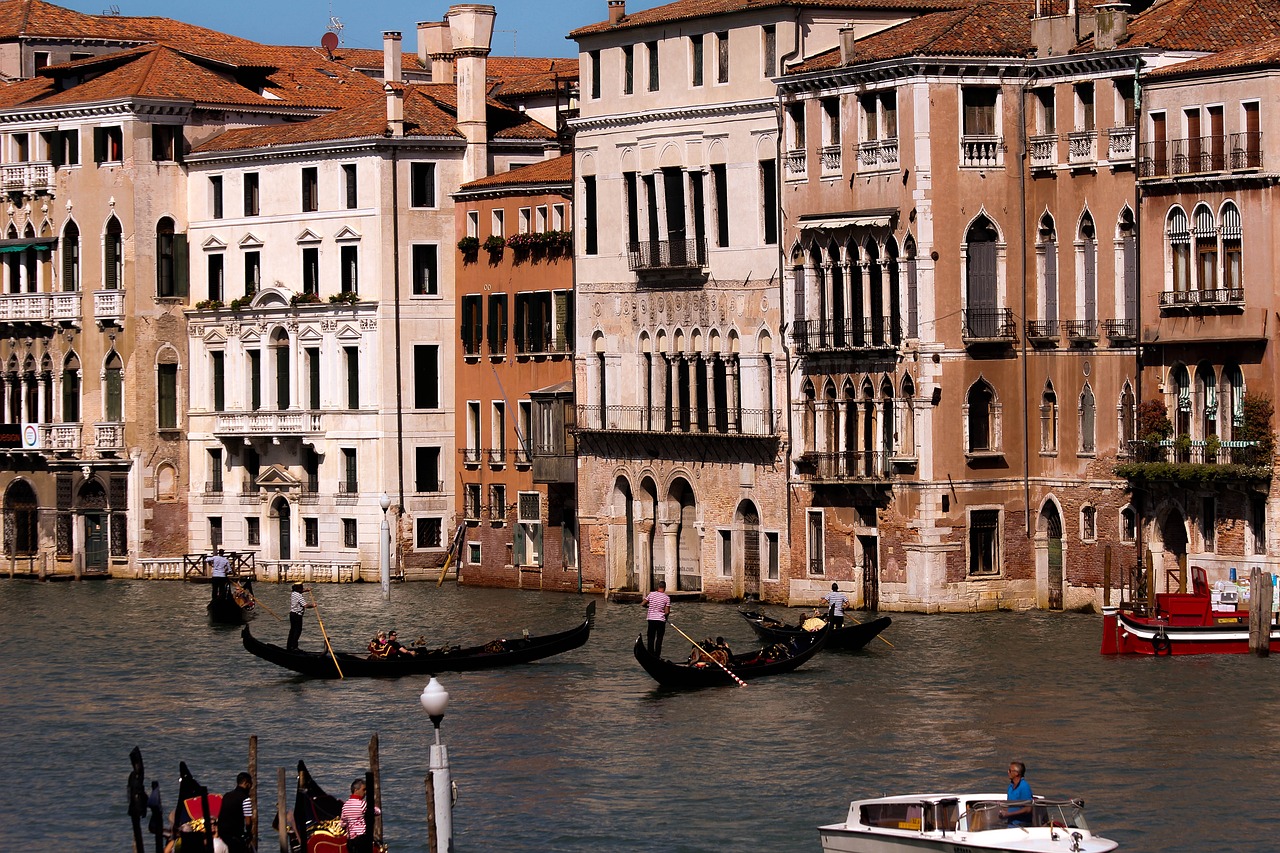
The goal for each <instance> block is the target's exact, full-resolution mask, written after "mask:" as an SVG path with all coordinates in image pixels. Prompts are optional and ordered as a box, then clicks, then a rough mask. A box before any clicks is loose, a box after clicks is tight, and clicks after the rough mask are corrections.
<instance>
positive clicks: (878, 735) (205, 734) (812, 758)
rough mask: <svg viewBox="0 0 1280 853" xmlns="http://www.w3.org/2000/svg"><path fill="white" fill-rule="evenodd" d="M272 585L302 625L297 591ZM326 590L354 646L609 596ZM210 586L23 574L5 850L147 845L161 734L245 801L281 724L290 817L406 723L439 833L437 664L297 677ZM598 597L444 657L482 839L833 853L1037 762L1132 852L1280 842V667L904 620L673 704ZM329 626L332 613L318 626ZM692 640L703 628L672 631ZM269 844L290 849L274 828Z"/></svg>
mask: <svg viewBox="0 0 1280 853" xmlns="http://www.w3.org/2000/svg"><path fill="white" fill-rule="evenodd" d="M258 593H259V598H260V600H262V601H263V602H264V603H265V604H266V605H267V606H269V607H270V608H271V609H272V610H274V611H275V612H276V613H278V614H280V615H281V616H285V613H286V611H287V601H288V595H287V593H288V590H287V588H286V587H283V586H272V585H268V584H260V585H259V589H258ZM316 594H317V600H318V601H319V604H320V611H319V612H320V615H321V617H322V618H323V620H324V625H325V628H326V629H327V630H328V633H329V635H330V637H331V638H333V639H334V640H335V644H336V645H338V646H339V647H347V648H350V647H353V646H358V647H362V646H363V645H364V644H365V643H366V642H367V640H368V638H369V637H370V636H372V634H373V633H374V632H375V631H376V630H377V629H379V628H383V627H392V626H394V627H396V628H398V629H399V631H400V634H401V637H402V639H404V638H409V639H411V638H414V637H417V636H418V635H419V634H424V635H425V636H426V637H427V638H428V639H429V640H430V641H431V642H432V643H433V644H435V643H442V642H444V641H445V640H448V641H451V642H463V641H480V642H483V641H487V640H489V639H493V638H494V637H497V636H516V635H518V634H519V633H520V631H521V630H522V629H524V628H528V629H529V630H530V632H532V633H535V634H538V633H547V632H550V631H554V630H560V629H563V628H567V627H569V626H570V625H572V624H575V623H576V622H577V621H578V620H579V619H580V618H581V617H582V613H583V609H584V608H585V606H586V604H587V603H588V601H590V600H592V599H588V598H580V597H578V596H573V595H557V594H543V593H535V592H519V591H508V590H482V589H473V588H465V587H464V588H458V587H454V586H452V585H448V586H445V587H442V588H437V587H435V586H434V585H431V584H416V585H408V586H396V587H394V588H393V589H392V593H391V596H392V598H391V601H390V603H386V602H383V601H382V599H381V591H380V589H379V587H378V586H377V585H376V584H355V585H346V586H341V587H338V586H323V585H320V586H318V587H317V590H316ZM206 596H207V588H206V587H203V586H196V585H191V584H183V583H178V582H155V581H152V582H130V581H101V582H92V583H79V584H77V583H56V584H40V583H36V582H29V581H8V580H4V581H0V612H2V613H3V622H2V626H0V643H2V646H0V651H2V652H3V653H2V654H0V672H2V673H3V677H2V680H0V767H2V768H4V771H5V775H6V776H7V782H8V784H7V788H8V790H7V791H6V793H5V796H3V797H0V849H9V850H15V849H29V850H39V851H112V853H117V851H125V850H128V849H130V844H131V842H130V830H129V822H128V818H127V817H126V815H125V806H126V803H125V782H126V779H127V777H128V773H129V769H130V768H129V759H128V754H129V750H130V749H131V748H132V747H133V746H134V745H137V746H140V747H141V749H142V753H143V756H144V759H145V761H146V771H147V778H148V787H150V780H151V779H153V778H154V779H159V780H160V781H161V791H162V794H163V797H164V804H165V808H166V810H168V809H170V808H172V806H173V804H174V799H175V797H176V794H177V776H178V762H179V761H180V760H181V761H186V762H187V763H188V765H189V766H190V767H191V770H192V772H193V773H194V775H195V776H196V778H197V779H198V780H199V781H200V782H201V783H202V784H205V785H207V786H208V787H209V788H210V790H211V791H213V792H216V793H220V792H223V791H226V790H228V789H230V788H231V787H232V785H233V782H234V778H235V774H236V772H237V771H238V770H240V769H242V768H243V767H244V765H245V762H246V760H247V752H248V742H249V737H250V735H257V737H258V748H259V768H260V775H261V776H262V777H263V778H262V780H261V781H262V783H263V784H262V794H261V795H260V796H261V807H262V810H263V811H264V812H268V813H269V812H271V811H272V810H273V809H274V791H275V769H276V768H279V767H286V768H292V767H293V766H295V765H296V762H297V760H298V759H300V758H301V759H303V760H305V761H306V763H307V766H308V768H309V769H310V770H311V771H312V774H313V775H314V776H315V777H316V779H317V781H318V782H320V784H321V785H323V786H324V787H325V788H326V789H327V790H328V791H329V792H330V793H334V794H343V793H345V791H346V789H347V787H348V786H349V784H350V782H351V780H352V779H353V778H355V777H356V776H358V775H360V774H362V773H363V771H364V768H365V766H366V756H367V745H368V742H369V738H370V736H371V735H373V734H375V733H376V734H377V735H378V738H379V742H380V746H381V765H382V776H383V786H384V797H383V811H384V820H385V833H386V836H387V839H388V841H389V842H390V844H391V850H392V851H422V850H425V849H426V806H425V792H424V788H423V777H424V776H425V775H426V772H427V763H428V746H429V744H430V742H431V740H432V736H431V725H430V722H429V721H428V720H427V717H426V714H425V712H424V711H423V710H422V708H421V706H420V705H419V703H418V694H419V693H420V692H421V691H422V688H423V686H424V684H425V679H420V678H407V679H399V680H391V681H372V680H348V681H344V682H335V681H316V680H307V679H302V678H296V677H293V676H292V675H290V674H288V673H286V672H285V671H283V670H280V669H277V668H275V667H273V666H271V665H270V664H267V663H265V662H263V661H260V660H258V659H256V658H253V657H252V656H250V655H249V654H248V653H247V652H245V651H244V650H243V649H242V647H241V646H240V642H239V635H238V632H237V631H236V630H234V629H225V628H216V627H212V626H210V625H208V624H207V622H206V620H205V616H204V604H205V601H206V600H207V599H206ZM598 607H599V612H598V615H597V622H596V629H595V632H594V633H593V634H592V637H591V640H590V642H589V643H588V644H587V646H585V647H584V648H582V649H580V650H577V651H574V652H571V653H568V654H565V655H562V656H560V657H558V658H553V659H550V660H548V661H544V662H541V663H537V664H532V665H527V666H522V667H517V668H513V669H508V670H499V671H494V672H485V673H464V674H445V675H442V676H441V682H442V683H443V684H444V686H445V688H446V689H447V690H448V691H449V694H450V703H449V708H448V712H447V714H446V716H445V719H444V724H443V727H442V735H443V740H444V742H445V743H446V744H447V746H448V748H449V757H450V764H451V768H452V771H453V775H454V779H455V781H456V782H457V785H458V789H459V790H458V802H457V807H456V809H455V812H454V827H455V846H456V849H457V850H458V851H460V853H466V851H471V853H504V851H522V852H523V851H538V853H541V851H548V852H550V851H564V853H579V851H583V852H584V853H585V851H646V852H647V853H652V851H672V853H676V852H677V851H679V853H704V851H705V853H712V851H715V853H719V851H779V853H790V851H810V853H817V851H819V849H820V845H819V843H818V835H817V831H816V827H817V826H818V825H819V824H822V823H830V822H834V821H837V820H840V819H842V818H843V816H844V813H845V810H846V809H847V807H848V801H849V800H850V799H851V798H854V797H860V796H874V795H879V794H881V793H904V792H908V791H913V790H943V791H949V790H974V789H985V790H988V791H1003V790H1004V785H1005V781H1006V779H1005V767H1006V766H1007V763H1008V761H1009V760H1010V759H1013V758H1017V759H1022V760H1024V761H1026V763H1027V766H1028V779H1029V781H1030V782H1031V784H1032V786H1033V788H1034V790H1035V791H1036V792H1037V793H1039V794H1045V795H1072V796H1080V797H1083V798H1084V799H1085V800H1086V802H1087V804H1088V813H1089V816H1090V817H1089V819H1090V823H1091V825H1093V827H1094V828H1095V829H1096V830H1098V831H1100V832H1101V833H1102V834H1104V835H1106V836H1108V837H1111V838H1114V839H1116V840H1118V841H1120V842H1121V849H1122V850H1124V851H1129V852H1130V853H1132V851H1160V853H1172V851H1211V850H1212V851H1221V850H1229V851H1240V852H1241V853H1253V851H1257V853H1262V851H1273V850H1276V849H1280V804H1278V803H1277V802H1276V800H1275V797H1274V790H1275V786H1274V779H1275V775H1276V774H1275V768H1276V767H1277V764H1278V763H1280V659H1275V658H1272V659H1258V658H1255V657H1252V656H1248V655H1238V656H1224V657H1195V658H1176V659H1150V658H1145V659H1113V658H1104V657H1101V656H1100V655H1099V654H1098V642H1099V629H1100V619H1101V617H1098V616H1089V615H1079V614H1043V613H1026V614H1010V613H994V614H981V615H942V616H922V615H914V614H901V615H894V617H893V618H894V622H893V625H892V626H891V627H890V628H889V630H888V631H887V632H886V634H885V635H884V636H885V638H886V639H887V640H888V641H889V642H890V643H892V647H891V646H890V645H889V644H888V643H885V642H881V641H879V640H877V641H874V642H873V643H872V644H871V645H870V646H869V647H868V648H867V649H866V650H864V651H862V652H857V653H824V654H822V655H819V656H818V657H817V658H815V659H814V660H813V661H811V662H810V663H809V664H808V665H806V666H805V667H804V668H803V669H801V670H800V671H798V672H796V673H793V674H792V675H789V676H782V677H779V678H775V679H771V680H765V681H759V682H753V683H752V684H750V685H749V686H748V687H746V688H745V689H742V688H728V687H724V688H715V689H710V690H704V691H700V692H693V693H683V694H680V693H677V694H668V693H663V692H660V691H659V690H657V689H655V685H654V684H653V682H652V681H650V679H649V678H648V676H647V675H645V674H644V672H643V671H642V670H641V669H640V668H639V666H638V664H636V662H635V661H634V659H633V658H632V655H631V646H632V644H633V642H634V640H635V637H636V636H637V634H638V633H639V632H640V631H641V629H642V627H643V625H644V621H643V620H644V617H643V614H642V612H641V610H640V607H639V606H638V605H635V604H630V605H625V604H611V603H606V602H603V601H599V602H598ZM770 610H771V611H772V612H775V613H777V614H779V615H787V616H789V617H790V618H794V617H795V616H796V615H797V613H798V611H792V612H791V613H786V612H785V611H783V610H781V609H779V608H770ZM858 616H860V617H861V616H863V614H858ZM286 618H287V617H286ZM672 621H673V623H674V624H675V625H677V626H679V627H681V628H683V629H684V630H685V631H686V632H688V633H689V634H691V635H693V636H695V637H704V636H707V635H713V634H720V635H723V636H724V637H725V638H726V639H728V640H729V641H730V643H731V644H732V645H733V646H734V648H735V649H744V648H747V647H748V646H750V645H752V635H751V633H750V631H749V629H748V627H747V625H746V623H745V622H743V621H742V620H741V618H740V617H738V616H737V615H736V613H735V610H734V608H733V607H731V606H727V605H719V604H697V603H677V604H676V605H675V607H674V608H673V613H672ZM253 630H254V632H255V634H259V635H261V636H263V637H264V638H266V639H268V640H272V641H275V642H279V643H283V642H284V637H285V634H286V631H287V625H286V624H285V623H281V622H277V621H276V620H275V619H273V618H272V617H271V616H270V615H269V614H267V613H266V612H263V613H261V615H260V616H259V617H258V619H257V620H256V621H255V622H254V625H253ZM320 644H321V638H320V631H319V628H318V625H317V621H316V618H315V616H314V613H313V611H308V613H307V617H306V630H305V631H304V634H303V646H304V647H307V646H310V647H317V646H319V645H320ZM666 647H667V652H668V656H673V655H683V654H684V649H685V647H686V644H684V643H683V641H682V640H681V639H680V637H679V636H678V635H676V634H675V633H674V632H673V631H668V632H667V640H666ZM289 779H290V781H289V795H288V796H289V798H290V802H292V796H293V782H292V774H290V776H289ZM262 840H263V842H264V844H263V847H262V849H263V850H267V851H269V850H273V849H275V848H274V845H273V842H274V836H272V835H271V834H270V831H269V830H267V829H265V827H264V830H263V832H262Z"/></svg>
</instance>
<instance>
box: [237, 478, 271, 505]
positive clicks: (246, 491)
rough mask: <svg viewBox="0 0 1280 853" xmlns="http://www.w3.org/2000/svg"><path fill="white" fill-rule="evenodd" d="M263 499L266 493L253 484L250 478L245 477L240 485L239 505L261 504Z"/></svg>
mask: <svg viewBox="0 0 1280 853" xmlns="http://www.w3.org/2000/svg"><path fill="white" fill-rule="evenodd" d="M264 497H266V492H264V491H263V490H262V487H261V486H259V485H258V484H257V483H255V482H254V481H253V479H252V478H250V477H246V478H245V479H244V480H243V481H242V482H241V483H240V503H242V504H256V503H261V502H262V499H263V498H264Z"/></svg>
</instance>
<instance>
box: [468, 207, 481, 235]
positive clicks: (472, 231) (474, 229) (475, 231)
mask: <svg viewBox="0 0 1280 853" xmlns="http://www.w3.org/2000/svg"><path fill="white" fill-rule="evenodd" d="M467 236H468V237H475V238H476V239H479V238H480V211H478V210H468V211H467Z"/></svg>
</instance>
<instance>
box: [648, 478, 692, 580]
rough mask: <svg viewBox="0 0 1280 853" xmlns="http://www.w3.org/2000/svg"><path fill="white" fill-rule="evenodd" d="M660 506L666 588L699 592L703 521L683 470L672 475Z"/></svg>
mask: <svg viewBox="0 0 1280 853" xmlns="http://www.w3.org/2000/svg"><path fill="white" fill-rule="evenodd" d="M661 507H662V511H663V512H662V520H661V524H662V534H663V544H664V545H665V548H664V549H663V550H664V554H665V560H664V568H665V570H666V578H667V589H669V590H671V589H674V590H679V591H687V592H700V591H701V590H702V523H701V521H700V520H699V506H698V501H697V496H696V493H695V492H694V490H693V486H692V485H691V483H690V481H689V479H688V478H687V477H686V476H685V475H684V474H683V472H682V473H681V474H678V475H675V476H673V477H672V478H671V479H670V481H669V483H668V484H667V489H666V498H665V499H664V500H663V502H662V504H661ZM654 574H655V575H657V574H658V572H657V569H656V568H655V570H654ZM673 581H674V583H673Z"/></svg>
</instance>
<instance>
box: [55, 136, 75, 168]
mask: <svg viewBox="0 0 1280 853" xmlns="http://www.w3.org/2000/svg"><path fill="white" fill-rule="evenodd" d="M55 144H56V145H57V146H58V150H57V155H56V157H55V160H56V161H57V162H56V163H55V165H57V166H79V165H80V130H79V128H69V129H67V130H60V131H58V132H57V137H56V139H55Z"/></svg>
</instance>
